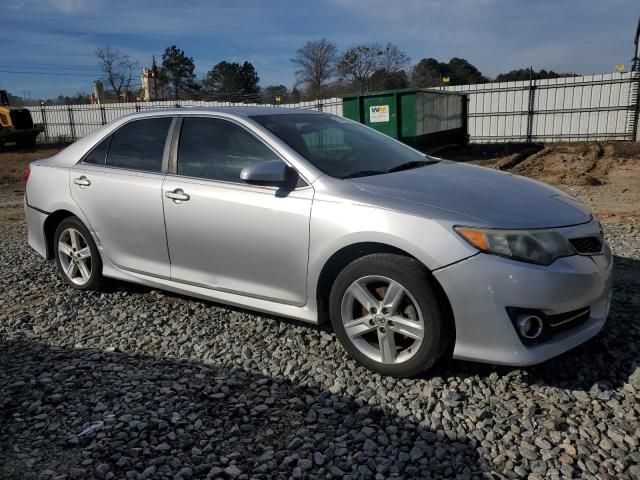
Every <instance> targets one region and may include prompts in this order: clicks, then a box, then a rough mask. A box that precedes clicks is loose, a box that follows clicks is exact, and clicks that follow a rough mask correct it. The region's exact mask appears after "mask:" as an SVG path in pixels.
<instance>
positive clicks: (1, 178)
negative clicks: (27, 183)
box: [0, 148, 61, 185]
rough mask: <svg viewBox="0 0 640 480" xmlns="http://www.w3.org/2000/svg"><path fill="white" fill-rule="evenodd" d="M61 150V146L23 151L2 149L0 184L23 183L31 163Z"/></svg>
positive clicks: (0, 152) (0, 155)
mask: <svg viewBox="0 0 640 480" xmlns="http://www.w3.org/2000/svg"><path fill="white" fill-rule="evenodd" d="M60 150H61V149H60V148H34V149H30V150H22V151H18V150H14V151H12V150H5V151H0V184H2V185H12V184H16V183H22V181H23V173H24V169H25V168H27V166H28V165H29V163H31V162H33V161H34V160H39V159H41V158H46V157H50V156H52V155H55V154H56V153H58V152H59V151H60Z"/></svg>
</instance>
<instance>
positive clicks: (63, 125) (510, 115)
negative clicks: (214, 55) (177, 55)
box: [28, 71, 640, 143]
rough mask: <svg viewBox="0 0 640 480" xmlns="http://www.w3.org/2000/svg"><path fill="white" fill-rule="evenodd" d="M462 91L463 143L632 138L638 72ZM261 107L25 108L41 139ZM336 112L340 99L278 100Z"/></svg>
mask: <svg viewBox="0 0 640 480" xmlns="http://www.w3.org/2000/svg"><path fill="white" fill-rule="evenodd" d="M444 89H445V90H450V91H457V92H463V93H466V94H467V95H468V98H469V104H468V109H467V112H468V119H467V121H468V132H469V135H470V141H471V142H476V143H487V142H532V141H544V142H552V141H578V140H640V139H639V138H638V121H639V119H638V114H639V111H640V72H637V71H636V72H629V73H609V74H601V75H586V76H581V77H567V78H557V79H548V80H532V81H520V82H500V83H484V84H476V85H456V86H449V87H444ZM230 105H234V106H237V105H263V104H258V103H234V102H220V101H202V100H180V101H177V102H176V101H157V102H138V103H135V102H134V103H115V104H102V105H53V106H42V107H40V106H35V107H28V108H29V110H31V113H32V116H33V120H34V122H36V123H42V124H43V125H44V127H45V130H44V134H43V135H40V137H39V139H38V141H40V142H44V143H54V142H68V141H74V140H77V139H78V138H80V137H82V136H84V135H86V134H88V133H89V132H91V131H92V130H95V129H96V128H98V127H100V126H101V125H104V124H105V123H107V122H109V121H111V120H114V119H116V118H118V117H120V116H122V115H125V114H128V113H133V112H139V111H142V110H153V109H161V108H174V107H195V106H204V107H207V106H209V107H217V106H230ZM280 107H281V108H304V109H313V110H321V111H325V112H329V113H333V114H335V115H340V116H342V98H338V97H335V98H330V99H326V100H314V101H308V102H300V103H289V104H283V105H280Z"/></svg>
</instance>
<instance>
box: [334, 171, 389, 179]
mask: <svg viewBox="0 0 640 480" xmlns="http://www.w3.org/2000/svg"><path fill="white" fill-rule="evenodd" d="M383 173H388V172H385V171H383V170H360V171H358V172H353V173H350V174H349V175H345V176H344V177H342V179H343V180H346V179H347V178H355V177H369V176H371V175H382V174H383Z"/></svg>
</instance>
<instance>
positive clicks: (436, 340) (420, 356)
mask: <svg viewBox="0 0 640 480" xmlns="http://www.w3.org/2000/svg"><path fill="white" fill-rule="evenodd" d="M367 276H382V277H386V278H389V279H391V280H394V281H396V282H398V283H400V284H401V285H402V286H403V287H404V289H405V290H406V291H407V292H408V293H409V294H410V295H411V296H412V297H413V299H414V300H415V302H416V303H417V305H418V307H419V308H420V310H421V312H422V317H423V321H424V338H423V340H422V344H421V345H420V346H419V348H417V351H415V353H413V354H412V355H413V356H411V357H410V358H408V359H407V360H406V361H404V362H401V363H394V364H390V363H382V362H379V361H376V360H374V359H372V358H370V357H369V356H367V355H365V354H364V353H363V352H361V351H360V350H359V349H358V348H357V347H356V346H355V345H354V343H353V342H352V341H351V339H350V338H349V336H348V335H347V333H346V330H345V327H344V323H343V318H342V302H343V298H345V294H346V292H347V290H348V288H349V287H350V286H351V285H352V284H353V283H354V282H355V281H356V280H358V279H361V278H364V277H367ZM431 282H432V280H431V277H430V274H429V272H428V271H427V270H426V269H425V268H424V266H423V265H421V264H420V263H419V262H418V261H417V260H415V259H413V258H410V257H406V256H402V255H396V254H388V253H382V254H372V255H367V256H364V257H361V258H359V259H357V260H355V261H353V262H352V263H350V264H349V265H347V266H346V267H345V268H344V270H342V272H340V274H339V275H338V277H337V278H336V280H335V282H334V284H333V286H332V288H331V295H330V298H329V309H330V316H331V324H332V326H333V330H334V331H335V333H336V335H337V337H338V339H339V340H340V343H341V344H342V346H343V347H344V349H345V350H346V351H347V352H348V353H349V354H350V355H351V356H352V357H353V358H354V359H355V360H357V361H358V362H359V363H361V364H362V365H364V366H365V367H367V368H368V369H370V370H373V371H374V372H377V373H380V374H381V375H386V376H392V377H411V376H414V375H417V374H419V373H421V372H423V371H426V370H428V369H430V368H431V367H433V365H434V364H435V363H436V361H437V360H438V359H439V358H440V357H441V356H442V353H443V350H444V349H445V345H444V342H446V338H448V336H447V335H445V332H444V329H445V328H446V324H445V321H444V315H443V311H442V308H441V306H440V305H439V301H438V297H437V295H436V292H435V290H434V288H433V286H432V283H431ZM369 313H370V312H369Z"/></svg>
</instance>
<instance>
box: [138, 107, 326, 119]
mask: <svg viewBox="0 0 640 480" xmlns="http://www.w3.org/2000/svg"><path fill="white" fill-rule="evenodd" d="M187 112H188V113H200V114H203V113H204V114H207V113H226V114H231V115H239V116H243V117H253V116H257V115H282V114H287V113H288V114H292V113H294V114H307V115H317V114H321V113H323V112H318V111H316V110H307V109H303V108H288V107H266V106H265V107H263V106H229V107H180V108H155V109H154V108H151V109H149V110H145V111H144V112H139V113H132V114H130V115H127V116H137V117H144V116H147V114H148V115H157V114H158V113H163V114H166V115H184V114H185V113H187Z"/></svg>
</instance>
